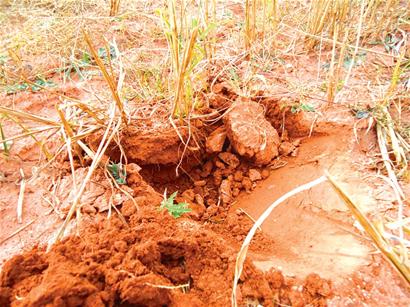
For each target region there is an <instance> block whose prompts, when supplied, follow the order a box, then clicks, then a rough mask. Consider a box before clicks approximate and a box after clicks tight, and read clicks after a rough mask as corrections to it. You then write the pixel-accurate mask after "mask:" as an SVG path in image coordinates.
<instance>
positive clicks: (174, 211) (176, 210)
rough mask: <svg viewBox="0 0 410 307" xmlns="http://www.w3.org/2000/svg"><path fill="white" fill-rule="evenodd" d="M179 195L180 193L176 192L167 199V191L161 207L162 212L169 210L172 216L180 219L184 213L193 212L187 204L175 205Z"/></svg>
mask: <svg viewBox="0 0 410 307" xmlns="http://www.w3.org/2000/svg"><path fill="white" fill-rule="evenodd" d="M177 193H178V192H174V193H172V194H171V195H170V196H169V197H168V198H167V191H165V192H164V199H163V200H162V202H161V206H160V207H159V210H160V211H162V210H164V209H167V210H168V212H169V214H171V215H172V216H173V217H174V218H179V217H181V216H182V215H183V214H184V213H188V212H191V211H192V209H191V208H189V207H188V206H189V205H188V204H187V203H177V204H175V203H174V200H175V197H176V196H177Z"/></svg>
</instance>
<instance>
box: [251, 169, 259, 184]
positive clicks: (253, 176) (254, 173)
mask: <svg viewBox="0 0 410 307" xmlns="http://www.w3.org/2000/svg"><path fill="white" fill-rule="evenodd" d="M249 179H250V180H251V181H252V182H255V181H258V180H262V175H261V173H260V172H259V171H258V170H257V169H254V168H251V169H250V170H249Z"/></svg>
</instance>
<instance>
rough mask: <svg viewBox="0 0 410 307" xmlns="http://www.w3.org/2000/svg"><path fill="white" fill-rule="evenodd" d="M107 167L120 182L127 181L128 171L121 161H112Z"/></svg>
mask: <svg viewBox="0 0 410 307" xmlns="http://www.w3.org/2000/svg"><path fill="white" fill-rule="evenodd" d="M107 168H108V170H109V172H110V173H111V175H112V176H113V177H114V179H115V181H116V182H117V183H118V184H126V183H127V171H126V170H125V168H123V167H122V164H121V163H117V164H116V163H111V164H109V165H108V166H107Z"/></svg>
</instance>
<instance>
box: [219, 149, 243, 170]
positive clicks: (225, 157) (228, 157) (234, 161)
mask: <svg viewBox="0 0 410 307" xmlns="http://www.w3.org/2000/svg"><path fill="white" fill-rule="evenodd" d="M218 157H219V159H221V160H222V161H223V162H224V163H226V164H227V165H229V166H230V167H231V168H237V167H238V166H239V164H240V162H239V159H238V158H237V157H236V156H235V155H234V154H233V153H230V152H221V153H220V154H219V155H218Z"/></svg>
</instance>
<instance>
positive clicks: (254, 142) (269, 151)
mask: <svg viewBox="0 0 410 307" xmlns="http://www.w3.org/2000/svg"><path fill="white" fill-rule="evenodd" d="M224 120H225V125H226V129H227V134H228V137H229V139H230V141H231V144H232V147H233V148H234V149H235V151H236V152H237V153H238V154H240V155H241V156H243V157H246V158H248V159H252V160H253V161H254V162H255V164H257V165H265V164H268V163H269V162H270V161H271V160H272V159H273V158H275V157H276V156H277V155H278V153H279V152H278V146H279V136H278V133H277V132H276V130H275V129H274V128H273V127H272V126H271V124H270V123H269V122H268V121H267V120H266V119H265V117H264V110H263V107H262V106H261V105H259V104H258V103H256V102H253V101H236V102H235V103H234V104H233V105H232V109H231V111H230V112H229V113H228V114H227V115H226V116H225V118H224Z"/></svg>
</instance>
